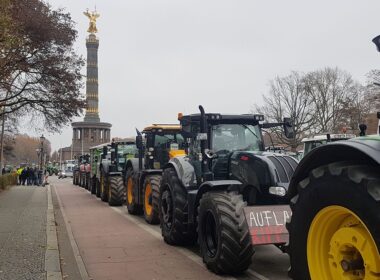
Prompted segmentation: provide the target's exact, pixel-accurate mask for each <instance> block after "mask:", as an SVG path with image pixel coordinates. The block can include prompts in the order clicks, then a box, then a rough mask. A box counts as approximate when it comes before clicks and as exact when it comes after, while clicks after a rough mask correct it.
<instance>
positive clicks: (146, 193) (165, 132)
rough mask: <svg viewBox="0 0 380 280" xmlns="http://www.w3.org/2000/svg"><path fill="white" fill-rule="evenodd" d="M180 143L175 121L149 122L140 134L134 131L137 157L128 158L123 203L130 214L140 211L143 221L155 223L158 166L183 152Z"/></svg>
mask: <svg viewBox="0 0 380 280" xmlns="http://www.w3.org/2000/svg"><path fill="white" fill-rule="evenodd" d="M143 135H144V139H143ZM143 140H145V141H143ZM144 142H145V143H144ZM184 144H185V143H184V139H183V137H182V135H181V127H180V126H179V125H178V124H177V125H173V124H153V125H151V126H148V127H146V128H145V129H144V130H143V131H142V133H141V132H139V131H137V136H136V145H137V148H138V152H139V156H138V158H134V159H129V160H128V161H127V165H126V177H125V184H126V193H127V199H126V204H127V208H128V212H129V213H130V214H133V215H137V214H141V213H143V214H144V218H145V220H146V222H147V223H149V224H158V223H159V214H158V212H159V211H158V198H159V193H158V192H159V186H160V181H161V176H162V168H163V167H164V166H165V164H167V163H168V161H169V159H171V158H174V157H176V156H178V155H184V154H185V151H184V150H183V148H184Z"/></svg>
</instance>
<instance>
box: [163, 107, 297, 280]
mask: <svg viewBox="0 0 380 280" xmlns="http://www.w3.org/2000/svg"><path fill="white" fill-rule="evenodd" d="M199 109H200V113H198V114H193V115H186V116H183V115H182V114H179V115H178V119H179V121H180V124H181V126H182V135H183V136H184V137H185V140H186V141H185V143H186V144H187V147H186V148H187V155H185V154H184V155H182V156H177V157H173V158H171V159H170V160H169V162H168V163H167V164H166V165H165V166H163V174H162V180H161V184H160V190H159V195H160V199H159V210H160V211H159V217H160V225H161V233H162V236H163V238H164V241H165V242H166V243H168V244H171V245H182V244H192V243H194V242H195V241H196V240H198V244H199V246H200V251H201V255H202V258H203V262H204V263H205V264H206V266H207V268H208V269H210V270H211V271H213V272H215V273H218V274H219V273H222V274H223V273H227V274H234V273H240V272H243V271H245V270H246V269H247V268H248V267H249V265H250V264H251V261H252V260H251V259H252V255H253V253H254V248H253V245H260V244H277V245H278V246H280V247H283V246H284V245H285V244H286V243H287V241H288V236H287V232H286V228H285V221H286V219H287V218H288V217H289V215H291V213H290V209H289V207H288V206H287V205H284V204H287V203H288V200H287V199H286V197H287V190H288V186H289V183H290V179H291V178H292V176H293V173H294V171H295V169H296V167H297V164H298V162H297V160H295V159H294V158H293V157H291V156H288V155H286V154H278V153H270V152H265V145H264V143H263V138H262V128H272V127H275V126H283V127H284V132H285V135H286V136H287V137H293V135H292V134H293V128H292V125H291V121H290V119H288V118H285V119H284V122H281V123H263V121H264V116H263V115H257V114H255V115H254V114H247V115H223V114H219V113H217V114H214V113H212V114H211V113H207V114H206V113H205V111H204V109H203V107H202V106H199Z"/></svg>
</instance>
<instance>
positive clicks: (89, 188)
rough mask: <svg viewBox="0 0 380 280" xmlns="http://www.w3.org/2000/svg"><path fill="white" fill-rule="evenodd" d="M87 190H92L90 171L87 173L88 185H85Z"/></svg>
mask: <svg viewBox="0 0 380 280" xmlns="http://www.w3.org/2000/svg"><path fill="white" fill-rule="evenodd" d="M85 188H86V190H88V191H91V178H90V173H86V185H85Z"/></svg>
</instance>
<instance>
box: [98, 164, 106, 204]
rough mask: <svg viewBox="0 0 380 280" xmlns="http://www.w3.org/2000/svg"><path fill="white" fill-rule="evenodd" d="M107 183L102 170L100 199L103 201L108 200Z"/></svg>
mask: <svg viewBox="0 0 380 280" xmlns="http://www.w3.org/2000/svg"><path fill="white" fill-rule="evenodd" d="M107 185H108V184H107V176H106V175H105V174H104V172H103V170H102V171H101V172H100V199H101V200H102V201H104V202H107V201H108V192H107Z"/></svg>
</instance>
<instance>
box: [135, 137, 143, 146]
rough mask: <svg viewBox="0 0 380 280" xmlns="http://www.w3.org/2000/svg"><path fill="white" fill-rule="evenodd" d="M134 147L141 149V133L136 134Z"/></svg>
mask: <svg viewBox="0 0 380 280" xmlns="http://www.w3.org/2000/svg"><path fill="white" fill-rule="evenodd" d="M136 147H137V149H142V148H143V139H142V135H137V136H136Z"/></svg>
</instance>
